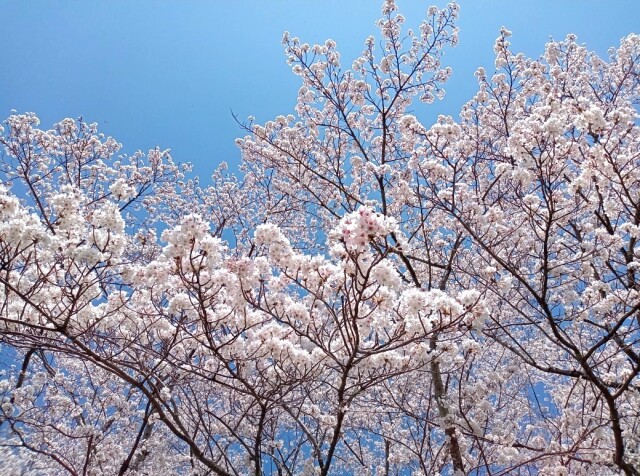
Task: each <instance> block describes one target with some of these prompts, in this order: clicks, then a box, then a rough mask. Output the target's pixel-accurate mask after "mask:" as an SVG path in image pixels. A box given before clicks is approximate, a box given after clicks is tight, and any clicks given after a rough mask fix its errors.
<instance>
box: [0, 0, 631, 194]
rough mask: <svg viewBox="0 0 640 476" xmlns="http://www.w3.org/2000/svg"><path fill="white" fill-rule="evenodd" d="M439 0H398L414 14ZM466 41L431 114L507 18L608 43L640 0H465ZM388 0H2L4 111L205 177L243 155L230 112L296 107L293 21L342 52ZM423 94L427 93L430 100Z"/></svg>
mask: <svg viewBox="0 0 640 476" xmlns="http://www.w3.org/2000/svg"><path fill="white" fill-rule="evenodd" d="M430 4H436V5H440V6H442V5H443V4H444V2H441V1H440V2H438V1H431V2H430V1H424V2H423V1H418V0H398V5H399V7H400V10H401V12H402V13H403V14H404V15H405V17H406V18H407V24H408V25H409V26H417V24H418V23H419V21H420V19H421V18H422V17H423V15H424V13H425V12H426V9H427V7H428V6H429V5H430ZM459 4H460V6H461V15H460V21H459V26H460V44H459V46H458V47H457V48H455V49H453V50H450V51H449V52H448V53H447V56H446V58H445V63H446V64H448V65H450V66H451V67H452V68H453V71H454V75H453V79H452V80H451V81H450V82H449V83H448V85H447V86H446V89H447V91H448V93H447V97H446V99H445V101H444V102H440V103H435V104H434V105H432V106H424V107H430V108H432V109H431V111H427V110H425V111H423V113H424V114H426V115H432V114H433V115H434V116H435V115H436V114H437V113H445V114H452V115H456V114H457V111H458V110H459V107H460V105H461V104H463V103H464V102H466V101H467V100H468V99H469V98H470V97H471V96H472V94H473V93H474V91H475V88H476V83H475V79H474V77H473V72H474V71H475V69H476V68H477V67H478V66H485V67H486V68H487V70H488V71H492V70H493V50H492V45H493V41H494V39H495V38H496V37H497V36H498V31H499V29H500V27H501V26H502V25H504V26H506V27H507V28H509V29H510V30H512V32H513V37H512V39H511V40H512V41H511V42H512V45H513V49H514V50H515V51H522V52H524V53H525V54H526V55H528V56H532V57H538V56H540V55H541V53H542V51H543V47H544V43H545V42H546V41H548V39H549V37H550V36H551V37H553V38H554V39H562V38H564V37H565V36H566V34H568V33H576V34H577V35H578V40H579V41H580V42H584V43H586V44H587V46H588V47H589V48H590V49H593V50H595V51H597V52H598V53H599V54H601V55H605V54H606V51H607V49H608V48H609V47H610V46H614V45H617V44H618V42H619V40H620V38H621V37H623V36H625V35H627V34H628V33H631V32H634V31H635V32H638V30H640V28H639V27H640V1H637V0H611V1H608V2H604V1H598V2H596V1H595V0H594V1H587V0H535V1H534V0H529V1H524V0H482V1H481V0H461V1H460V2H459ZM380 5H381V1H378V0H322V1H320V0H316V1H312V0H306V1H300V0H298V1H294V0H288V1H285V0H269V1H265V0H252V1H249V0H237V1H236V0H234V1H231V0H228V1H223V0H173V1H168V0H100V1H88V0H64V1H56V0H47V1H45V0H14V1H9V0H0V51H1V53H2V73H1V74H0V116H1V117H2V118H5V117H6V116H8V115H9V114H10V110H11V109H16V110H17V111H18V112H26V111H33V112H35V113H37V114H38V115H39V117H40V118H41V120H42V126H43V127H47V128H48V127H50V126H51V125H52V124H53V123H54V122H56V121H58V120H60V119H62V118H64V117H78V116H80V115H82V116H83V117H84V119H85V120H86V121H88V122H98V123H99V124H100V129H101V131H102V132H104V133H105V134H107V135H111V136H113V137H115V138H116V139H117V140H118V141H119V142H122V143H123V145H124V151H125V152H128V153H132V152H134V151H135V150H137V149H142V150H146V149H148V148H150V147H154V146H156V145H158V146H160V147H162V148H171V149H172V151H173V156H174V158H175V159H176V160H177V161H180V162H192V163H193V164H194V172H195V173H197V174H198V175H200V176H201V177H202V178H203V179H205V180H204V181H205V182H206V179H207V178H208V176H209V175H210V173H211V171H212V170H213V168H214V167H215V165H217V164H218V163H220V162H222V161H227V162H229V163H230V164H234V163H237V162H238V160H239V152H238V151H237V150H236V148H235V145H234V139H235V138H236V137H238V136H240V135H242V131H240V130H239V128H238V126H237V125H236V124H235V122H234V121H233V119H232V117H231V111H232V110H233V111H234V112H235V113H236V114H238V115H239V116H240V117H242V118H244V117H246V116H248V115H254V116H255V117H256V118H257V119H258V121H261V122H263V121H266V120H269V119H271V118H273V117H275V116H276V115H278V114H288V113H291V112H292V111H293V105H294V103H295V98H296V92H297V89H298V86H299V81H298V78H297V77H295V76H294V75H293V74H292V73H291V72H290V71H289V67H288V66H287V65H286V63H285V60H284V55H283V53H282V48H281V45H280V40H281V38H282V33H283V31H284V30H288V31H290V32H291V33H292V34H293V35H295V36H299V37H300V38H301V39H302V40H303V41H306V42H309V43H313V42H323V41H324V40H325V39H327V38H333V39H334V40H336V41H337V42H338V47H339V49H340V51H341V54H342V61H343V65H345V66H348V65H350V64H351V60H352V59H353V58H355V57H356V56H357V55H358V54H359V53H360V52H361V50H362V45H363V42H364V39H365V38H366V37H367V36H368V35H369V34H375V32H376V30H377V29H376V27H375V26H374V22H375V20H376V19H377V18H378V17H379V11H380ZM420 107H422V106H420Z"/></svg>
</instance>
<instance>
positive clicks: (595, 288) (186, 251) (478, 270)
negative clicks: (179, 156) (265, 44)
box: [0, 0, 640, 475]
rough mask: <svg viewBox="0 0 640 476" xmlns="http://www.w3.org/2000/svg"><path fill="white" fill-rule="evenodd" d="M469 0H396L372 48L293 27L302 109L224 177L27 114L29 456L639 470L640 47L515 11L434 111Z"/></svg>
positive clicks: (1, 295)
mask: <svg viewBox="0 0 640 476" xmlns="http://www.w3.org/2000/svg"><path fill="white" fill-rule="evenodd" d="M457 14H458V7H457V5H455V4H451V5H449V6H447V7H446V8H444V9H441V10H439V9H437V8H434V7H431V8H429V9H428V11H427V17H426V20H424V21H423V22H422V23H421V24H420V26H419V28H418V30H416V31H411V30H405V29H404V26H403V25H404V18H403V17H402V15H400V14H399V13H398V11H397V8H396V6H395V3H394V2H393V1H392V0H386V1H385V2H384V4H383V7H382V18H381V19H380V20H379V22H378V27H379V37H378V38H377V39H376V38H374V37H370V38H368V39H367V40H366V41H365V49H364V51H363V53H362V55H361V56H360V57H359V58H357V59H356V60H355V61H354V62H353V64H352V65H351V67H350V68H346V67H343V66H342V65H341V58H340V55H339V53H338V50H337V45H336V44H335V42H333V41H331V40H328V41H327V42H326V43H325V44H321V45H308V44H306V43H303V42H301V41H300V40H299V39H298V38H295V37H292V36H291V35H290V34H288V33H285V35H284V38H283V45H284V48H285V52H286V55H287V58H288V62H289V64H290V65H291V67H292V70H293V72H294V73H295V74H296V75H298V76H299V77H300V79H301V81H302V85H301V87H300V89H299V92H298V102H297V105H296V108H295V111H293V113H292V114H291V115H289V116H279V117H277V118H276V119H275V120H273V121H269V122H267V123H266V124H256V123H255V121H254V120H252V119H249V120H248V121H247V122H243V123H241V126H242V127H244V129H245V131H246V136H245V137H243V138H242V139H239V140H238V141H237V143H238V146H239V148H240V150H241V152H242V165H241V173H240V174H239V175H238V176H237V177H235V176H233V175H230V174H228V173H227V172H226V170H225V166H224V165H223V166H221V167H219V168H218V169H217V170H216V171H215V172H214V174H213V177H212V181H211V182H212V184H211V185H210V186H206V187H205V186H202V185H200V183H199V181H198V180H197V179H196V178H191V177H190V175H189V167H188V166H180V165H178V164H175V163H174V162H173V160H172V159H171V156H170V155H169V153H168V151H161V150H159V149H154V150H151V151H149V152H148V153H147V154H143V153H140V152H139V153H136V154H134V155H131V156H127V155H123V154H121V153H120V147H121V146H120V145H119V144H118V143H117V142H116V141H115V140H113V139H112V138H107V137H104V136H102V135H101V134H99V133H98V131H97V127H96V126H95V125H93V124H86V123H84V122H83V121H82V120H78V121H74V120H69V119H65V120H64V121H62V122H60V123H59V124H57V125H55V126H54V128H53V129H51V130H43V129H40V128H39V122H38V119H37V118H36V116H35V115H33V114H25V115H13V116H11V117H10V118H9V119H8V120H7V121H5V123H4V128H3V132H2V135H1V136H0V143H1V144H2V146H3V148H4V154H3V156H2V161H1V163H2V172H1V173H2V179H1V180H2V182H1V184H0V217H1V218H2V220H1V222H0V283H1V286H0V326H1V329H2V333H1V340H2V345H3V351H4V353H5V354H6V355H8V356H9V357H7V358H11V359H13V360H14V361H15V362H16V365H15V366H14V368H13V370H9V371H7V372H5V374H4V375H3V379H2V380H1V381H0V441H1V448H2V452H3V461H5V463H4V465H5V467H6V468H7V470H6V472H9V474H12V473H11V472H13V474H73V475H76V474H78V475H79V474H83V475H84V474H90V475H99V474H105V475H112V474H120V475H125V474H127V475H136V474H139V475H142V474H193V475H204V474H218V475H235V474H249V473H251V474H256V475H262V474H281V475H285V474H320V475H329V474H363V475H365V474H384V475H392V474H423V475H434V474H531V473H535V474H548V475H557V474H584V475H587V474H612V475H613V474H626V475H637V474H640V436H639V435H640V415H639V411H640V410H639V409H640V377H639V376H638V374H639V373H640V343H639V339H640V314H639V312H640V300H639V296H638V291H639V290H638V284H637V281H638V279H639V278H638V277H637V276H636V274H637V272H638V267H639V266H640V265H639V264H638V263H639V262H640V260H638V259H637V256H636V252H637V248H638V244H637V242H638V240H640V187H639V185H640V182H639V180H640V130H639V129H638V125H637V118H638V103H639V98H640V94H639V93H640V37H638V36H636V35H631V36H628V37H626V38H623V39H622V40H621V43H620V46H619V47H618V48H617V49H613V50H612V51H611V53H610V56H609V58H607V59H602V58H599V57H598V56H597V55H595V54H593V53H589V52H588V51H587V50H586V49H585V47H583V46H581V45H579V44H578V43H577V41H576V38H575V37H573V36H569V37H567V38H566V39H565V40H564V41H561V42H550V43H548V44H547V45H546V49H545V54H544V57H543V58H541V59H538V60H531V59H527V58H525V57H524V56H523V55H521V54H515V53H513V52H512V51H511V50H510V47H509V46H510V45H509V41H508V38H509V36H510V32H508V31H507V30H506V29H503V30H501V32H500V36H499V37H498V39H497V40H496V43H495V53H496V63H495V69H496V71H495V73H494V74H492V75H489V74H487V73H486V72H485V70H483V69H479V70H478V71H477V79H478V84H479V87H478V93H477V94H476V95H475V96H474V97H473V98H472V100H471V101H470V102H468V103H467V104H466V105H465V106H464V107H463V108H462V111H461V114H460V117H459V118H458V119H455V118H452V117H445V116H440V117H439V118H438V120H437V121H436V123H435V124H433V125H431V126H428V125H424V124H423V121H421V120H420V119H419V115H420V114H421V113H420V111H421V107H422V106H420V103H425V104H427V105H428V106H424V107H437V106H435V105H431V104H432V103H435V102H436V101H437V100H438V99H439V98H440V97H442V95H443V94H444V89H443V85H444V83H445V82H446V80H447V79H448V77H449V76H450V74H451V70H450V69H449V68H447V67H446V66H445V65H443V64H442V53H443V51H444V50H445V49H446V48H447V47H451V46H455V44H456V43H457V29H456V27H455V21H456V18H457Z"/></svg>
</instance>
